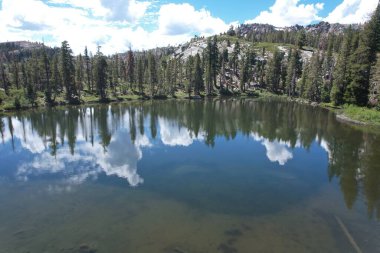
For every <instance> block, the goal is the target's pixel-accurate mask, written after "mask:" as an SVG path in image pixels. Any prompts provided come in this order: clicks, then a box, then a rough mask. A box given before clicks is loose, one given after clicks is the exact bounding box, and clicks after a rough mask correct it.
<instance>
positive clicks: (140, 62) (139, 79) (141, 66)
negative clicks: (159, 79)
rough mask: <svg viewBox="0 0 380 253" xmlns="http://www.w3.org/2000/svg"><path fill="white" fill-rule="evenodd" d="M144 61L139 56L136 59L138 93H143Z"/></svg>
mask: <svg viewBox="0 0 380 253" xmlns="http://www.w3.org/2000/svg"><path fill="white" fill-rule="evenodd" d="M144 72H145V71H144V61H143V59H142V58H141V57H140V58H139V59H138V61H137V84H138V87H139V93H140V95H143V94H144V85H143V84H144Z"/></svg>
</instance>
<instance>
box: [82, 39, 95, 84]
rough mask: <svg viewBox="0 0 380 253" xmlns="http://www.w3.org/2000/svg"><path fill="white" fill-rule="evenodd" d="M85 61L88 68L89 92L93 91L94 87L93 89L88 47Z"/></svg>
mask: <svg viewBox="0 0 380 253" xmlns="http://www.w3.org/2000/svg"><path fill="white" fill-rule="evenodd" d="M83 60H84V65H85V67H86V79H87V88H88V90H89V91H92V90H93V87H92V70H91V60H90V56H89V55H88V50H87V46H86V47H85V48H84V56H83Z"/></svg>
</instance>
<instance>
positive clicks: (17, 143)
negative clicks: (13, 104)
mask: <svg viewBox="0 0 380 253" xmlns="http://www.w3.org/2000/svg"><path fill="white" fill-rule="evenodd" d="M0 130H1V144H0V253H3V252H4V253H12V252H17V253H18V252H20V253H21V252H22V253H24V252H30V253H32V252H36V253H37V252H38V253H45V252H46V253H47V252H65V253H66V252H72V253H74V252H75V253H95V252H97V253H100V252H114V253H118V252H120V253H124V252H133V253H140V252H146V253H152V252H153V253H154V252H158V253H161V252H162V253H200V252H221V253H236V252H243V253H244V252H247V253H250V252H354V253H355V252H356V253H357V252H380V132H379V133H377V132H376V131H374V130H372V131H366V130H365V129H361V128H358V127H354V126H350V125H347V124H344V123H341V122H339V121H337V120H336V117H335V115H334V114H333V113H331V112H328V111H326V110H323V109H321V108H314V107H311V106H307V105H301V104H297V103H292V102H284V101H276V100H268V101H263V100H259V101H257V100H251V99H235V100H233V99H228V100H223V99H222V100H217V99H216V100H210V101H147V102H130V103H125V104H113V105H104V106H102V105H99V106H86V107H70V108H54V109H48V110H37V111H29V112H20V113H17V114H14V115H12V116H3V117H2V118H0Z"/></svg>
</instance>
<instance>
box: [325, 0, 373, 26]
mask: <svg viewBox="0 0 380 253" xmlns="http://www.w3.org/2000/svg"><path fill="white" fill-rule="evenodd" d="M378 3H379V1H378V0H344V1H343V2H342V3H341V4H340V5H338V6H337V7H336V8H335V9H334V10H333V11H332V12H331V13H330V14H329V15H328V16H327V18H326V19H325V20H326V21H327V22H330V23H342V24H352V23H363V22H365V21H367V20H368V19H369V17H370V15H371V14H372V13H373V12H374V11H375V9H376V6H377V5H378Z"/></svg>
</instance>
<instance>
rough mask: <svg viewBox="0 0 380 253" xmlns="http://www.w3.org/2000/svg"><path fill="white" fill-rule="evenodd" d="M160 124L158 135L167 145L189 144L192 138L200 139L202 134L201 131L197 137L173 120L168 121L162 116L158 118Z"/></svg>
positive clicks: (191, 142)
mask: <svg viewBox="0 0 380 253" xmlns="http://www.w3.org/2000/svg"><path fill="white" fill-rule="evenodd" d="M158 123H159V126H160V137H161V141H162V143H163V144H165V145H167V146H171V147H174V146H184V147H187V146H190V145H191V144H193V142H194V140H202V139H203V136H204V134H203V133H201V134H200V135H199V136H198V138H196V137H195V136H193V135H192V134H191V133H190V131H189V130H188V129H187V128H185V127H181V126H179V125H178V123H176V122H174V121H169V120H167V119H164V118H158Z"/></svg>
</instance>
